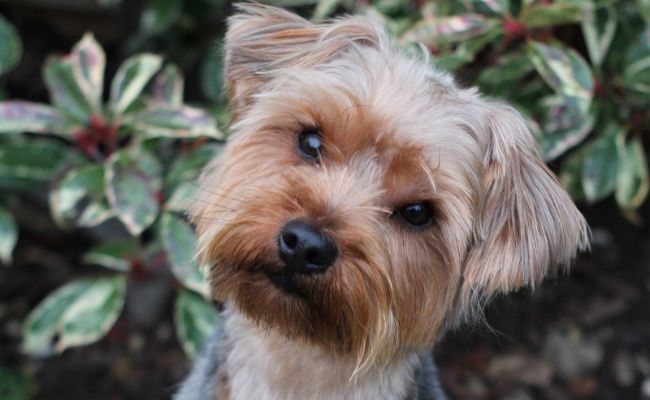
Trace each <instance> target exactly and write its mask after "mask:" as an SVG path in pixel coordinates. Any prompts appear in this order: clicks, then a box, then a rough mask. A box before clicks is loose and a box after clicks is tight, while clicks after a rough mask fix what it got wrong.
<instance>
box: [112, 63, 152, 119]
mask: <svg viewBox="0 0 650 400" xmlns="http://www.w3.org/2000/svg"><path fill="white" fill-rule="evenodd" d="M161 65H162V58H161V57H160V56H157V55H154V54H140V55H137V56H133V57H131V58H129V59H127V60H126V61H125V62H124V63H123V64H122V65H121V66H120V68H119V69H118V70H117V73H116V74H115V78H113V82H112V83H111V98H110V107H111V111H112V112H113V114H114V115H116V116H120V115H122V114H123V113H124V111H126V109H127V108H129V106H130V105H131V104H132V103H133V101H135V99H137V98H138V96H140V94H141V93H142V89H144V87H145V85H146V84H147V82H149V80H150V79H151V78H152V77H153V76H154V75H155V74H156V72H158V70H159V69H160V66H161Z"/></svg>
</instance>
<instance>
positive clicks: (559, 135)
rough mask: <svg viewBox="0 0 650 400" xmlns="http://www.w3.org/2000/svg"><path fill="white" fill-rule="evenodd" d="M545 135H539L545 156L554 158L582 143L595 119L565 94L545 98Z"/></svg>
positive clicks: (549, 158)
mask: <svg viewBox="0 0 650 400" xmlns="http://www.w3.org/2000/svg"><path fill="white" fill-rule="evenodd" d="M542 103H543V109H544V111H545V113H544V118H543V121H542V123H543V132H544V133H543V135H541V136H540V137H539V139H540V142H541V145H542V149H543V152H544V158H545V159H546V160H547V161H548V160H554V159H556V158H557V157H559V156H561V155H562V154H564V153H565V152H566V151H567V150H569V149H570V148H572V147H574V146H576V145H577V144H579V143H581V142H582V141H583V140H584V139H585V138H586V137H587V135H588V134H589V132H591V130H592V129H593V127H594V122H595V119H594V117H593V115H591V114H589V113H582V112H581V111H580V110H578V109H577V108H576V107H574V104H573V103H572V102H571V101H568V100H567V98H566V97H565V96H561V95H554V96H551V97H547V98H545V99H543V101H542Z"/></svg>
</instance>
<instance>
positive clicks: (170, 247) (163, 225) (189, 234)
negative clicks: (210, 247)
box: [160, 212, 210, 298]
mask: <svg viewBox="0 0 650 400" xmlns="http://www.w3.org/2000/svg"><path fill="white" fill-rule="evenodd" d="M160 239H161V243H162V245H163V248H164V249H165V251H166V252H167V256H168V257H169V261H170V263H171V265H172V272H173V273H174V275H175V276H176V278H177V279H178V280H179V281H181V282H182V283H183V285H185V287H187V288H188V289H192V290H194V291H196V292H198V293H200V294H202V295H203V296H205V297H206V298H207V297H208V296H209V293H210V291H209V288H208V283H207V281H206V280H205V277H204V275H203V272H202V271H201V269H200V268H199V266H198V264H197V263H196V261H195V260H194V253H195V251H196V234H195V233H194V231H193V230H192V228H191V227H190V226H189V225H188V224H186V223H185V222H184V221H183V220H181V219H180V218H178V217H176V216H175V215H173V214H171V213H167V212H166V213H163V214H162V217H161V219H160Z"/></svg>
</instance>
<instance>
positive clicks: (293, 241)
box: [281, 232, 298, 249]
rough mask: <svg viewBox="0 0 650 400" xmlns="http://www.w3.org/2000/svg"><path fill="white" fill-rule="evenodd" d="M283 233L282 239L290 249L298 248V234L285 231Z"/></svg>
mask: <svg viewBox="0 0 650 400" xmlns="http://www.w3.org/2000/svg"><path fill="white" fill-rule="evenodd" d="M281 235H282V241H283V242H284V244H285V245H286V246H287V248H289V249H295V248H296V245H298V237H297V236H296V234H295V233H293V232H283V233H282V234H281Z"/></svg>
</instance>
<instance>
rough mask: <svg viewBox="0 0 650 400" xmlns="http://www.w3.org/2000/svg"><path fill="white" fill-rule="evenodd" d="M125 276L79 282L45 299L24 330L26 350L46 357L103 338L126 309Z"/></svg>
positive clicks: (68, 285) (32, 314) (31, 314)
mask: <svg viewBox="0 0 650 400" xmlns="http://www.w3.org/2000/svg"><path fill="white" fill-rule="evenodd" d="M125 292H126V277H125V276H116V277H113V278H99V279H92V280H90V279H89V280H80V281H74V282H70V283H68V284H66V285H65V286H63V287H61V288H59V289H57V290H56V291H54V292H53V293H51V294H50V295H48V296H47V297H46V298H45V299H43V300H42V301H41V302H40V303H39V304H38V305H37V306H36V308H34V309H33V310H32V312H31V313H30V314H29V315H28V317H27V320H26V322H25V325H24V327H23V346H22V347H23V351H25V352H27V353H30V354H36V355H47V354H51V353H52V352H53V351H56V352H61V351H63V350H65V349H66V348H68V347H72V346H81V345H85V344H89V343H93V342H95V341H97V340H99V339H101V338H102V337H103V336H104V335H106V333H107V332H108V330H109V329H110V328H111V326H113V324H114V323H115V321H116V320H117V317H118V316H119V314H120V312H121V310H122V307H123V306H124V299H125Z"/></svg>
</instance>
